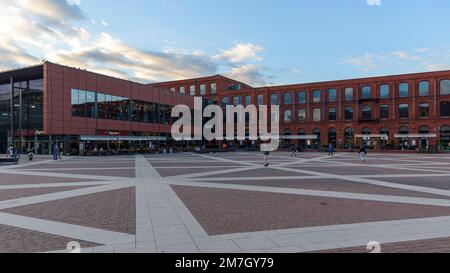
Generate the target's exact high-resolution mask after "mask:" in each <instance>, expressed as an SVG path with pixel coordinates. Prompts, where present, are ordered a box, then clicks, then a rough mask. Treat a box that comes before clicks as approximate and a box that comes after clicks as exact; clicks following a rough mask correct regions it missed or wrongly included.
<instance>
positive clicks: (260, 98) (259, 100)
mask: <svg viewBox="0 0 450 273" xmlns="http://www.w3.org/2000/svg"><path fill="white" fill-rule="evenodd" d="M258 105H264V95H258Z"/></svg>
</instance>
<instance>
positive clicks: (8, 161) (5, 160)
mask: <svg viewBox="0 0 450 273" xmlns="http://www.w3.org/2000/svg"><path fill="white" fill-rule="evenodd" d="M0 164H14V165H17V164H19V158H0Z"/></svg>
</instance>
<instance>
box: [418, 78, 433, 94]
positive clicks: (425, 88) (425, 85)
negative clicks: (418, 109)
mask: <svg viewBox="0 0 450 273" xmlns="http://www.w3.org/2000/svg"><path fill="white" fill-rule="evenodd" d="M429 95H430V83H429V82H428V81H421V82H419V96H420V97H426V96H429Z"/></svg>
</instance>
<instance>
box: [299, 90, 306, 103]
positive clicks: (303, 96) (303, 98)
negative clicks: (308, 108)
mask: <svg viewBox="0 0 450 273" xmlns="http://www.w3.org/2000/svg"><path fill="white" fill-rule="evenodd" d="M298 103H299V104H305V103H306V92H305V91H302V92H299V93H298Z"/></svg>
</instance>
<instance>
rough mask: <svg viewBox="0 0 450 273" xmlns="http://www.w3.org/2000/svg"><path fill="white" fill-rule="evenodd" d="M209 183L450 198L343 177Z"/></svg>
mask: <svg viewBox="0 0 450 273" xmlns="http://www.w3.org/2000/svg"><path fill="white" fill-rule="evenodd" d="M208 183H223V184H237V185H250V186H263V187H276V188H293V189H306V190H319V191H336V192H351V193H364V194H379V195H396V196H409V197H423V198H438V199H450V196H444V195H436V194H429V193H422V192H415V191H409V190H402V189H396V188H389V187H382V186H376V185H371V184H364V183H356V182H351V181H345V180H341V179H298V180H235V181H210V182H208Z"/></svg>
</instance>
